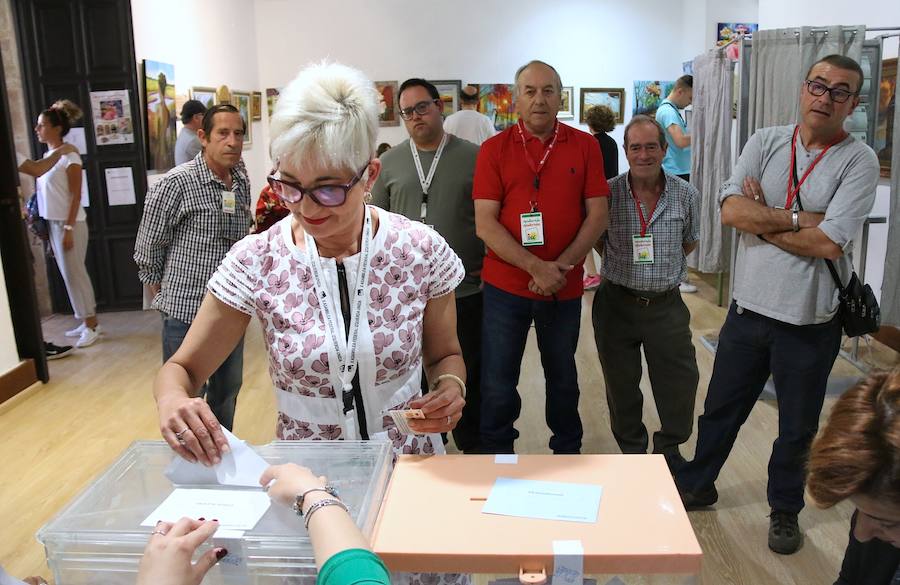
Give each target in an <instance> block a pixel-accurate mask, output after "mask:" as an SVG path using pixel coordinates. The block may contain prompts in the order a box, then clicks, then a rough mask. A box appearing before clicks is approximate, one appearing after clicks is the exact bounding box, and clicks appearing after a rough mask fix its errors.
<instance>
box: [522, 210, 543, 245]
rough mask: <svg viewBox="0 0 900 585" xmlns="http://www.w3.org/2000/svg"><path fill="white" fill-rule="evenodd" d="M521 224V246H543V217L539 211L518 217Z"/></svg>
mask: <svg viewBox="0 0 900 585" xmlns="http://www.w3.org/2000/svg"><path fill="white" fill-rule="evenodd" d="M519 220H520V221H521V223H522V245H523V246H543V245H544V217H543V214H541V212H540V211H535V212H532V213H523V214H522V215H520V216H519Z"/></svg>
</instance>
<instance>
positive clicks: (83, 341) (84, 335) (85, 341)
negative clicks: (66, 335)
mask: <svg viewBox="0 0 900 585" xmlns="http://www.w3.org/2000/svg"><path fill="white" fill-rule="evenodd" d="M99 329H100V327H95V328H94V329H91V328H90V327H85V328H84V331H82V332H81V335H80V336H79V337H78V341H76V342H75V347H87V346H89V345H92V344H93V343H94V342H95V341H97V340H98V339H100V331H99Z"/></svg>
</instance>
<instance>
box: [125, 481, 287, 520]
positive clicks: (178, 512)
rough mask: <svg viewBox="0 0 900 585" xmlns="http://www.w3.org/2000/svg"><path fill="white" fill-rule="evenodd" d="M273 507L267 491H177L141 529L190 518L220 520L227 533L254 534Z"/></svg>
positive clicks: (179, 489)
mask: <svg viewBox="0 0 900 585" xmlns="http://www.w3.org/2000/svg"><path fill="white" fill-rule="evenodd" d="M270 504H271V500H269V494H267V493H266V492H264V491H255V490H254V491H251V490H216V489H213V490H210V489H193V488H176V489H175V490H174V491H173V492H172V493H171V494H169V497H168V498H166V499H165V500H164V501H163V503H162V504H160V505H159V506H158V507H157V508H156V510H154V511H153V513H152V514H150V515H149V516H147V518H146V519H145V520H144V521H143V522H141V526H156V523H157V521H159V520H162V521H163V522H177V521H178V520H180V519H181V518H184V517H188V518H195V519H197V518H206V519H207V520H213V519H216V520H218V521H219V527H220V528H223V529H225V530H252V529H253V527H254V526H256V523H257V522H259V519H260V518H262V517H263V514H265V513H266V511H267V510H268V509H269V505H270Z"/></svg>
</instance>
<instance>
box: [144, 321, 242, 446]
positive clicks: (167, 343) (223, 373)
mask: <svg viewBox="0 0 900 585" xmlns="http://www.w3.org/2000/svg"><path fill="white" fill-rule="evenodd" d="M190 327H191V324H190V323H185V322H184V321H180V320H178V319H174V318H172V317H165V316H164V317H163V327H162V350H163V363H165V362H166V361H168V359H169V358H170V357H172V356H173V355H175V352H176V351H178V348H179V347H181V343H182V342H183V341H184V336H185V335H187V332H188V329H189V328H190ZM243 372H244V338H243V337H241V340H240V341H239V342H238V344H237V346H236V347H235V348H234V351H232V352H231V354H230V355H229V356H228V357H227V358H225V361H224V362H222V365H220V366H219V368H218V369H217V370H216V371H215V372H213V374H212V376H210V377H209V380H208V381H207V382H206V383H205V384H203V387H202V388H201V389H200V396H205V397H206V402H207V404H209V408H210V410H212V412H213V414H214V415H216V419H217V420H218V421H219V423H220V424H221V425H222V426H223V427H225V428H226V429H228V430H229V431H230V430H231V428H232V426H233V425H234V407H235V404H236V403H237V397H238V392H240V390H241V382H242V381H243Z"/></svg>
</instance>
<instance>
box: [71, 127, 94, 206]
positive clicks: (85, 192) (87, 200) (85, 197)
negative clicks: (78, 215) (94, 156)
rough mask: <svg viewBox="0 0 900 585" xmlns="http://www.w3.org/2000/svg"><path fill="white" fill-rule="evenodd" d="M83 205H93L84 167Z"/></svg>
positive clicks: (82, 181) (82, 174) (82, 172)
mask: <svg viewBox="0 0 900 585" xmlns="http://www.w3.org/2000/svg"><path fill="white" fill-rule="evenodd" d="M73 130H74V128H73ZM81 206H82V207H90V206H91V198H90V197H89V196H88V184H87V171H86V170H84V169H81Z"/></svg>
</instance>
